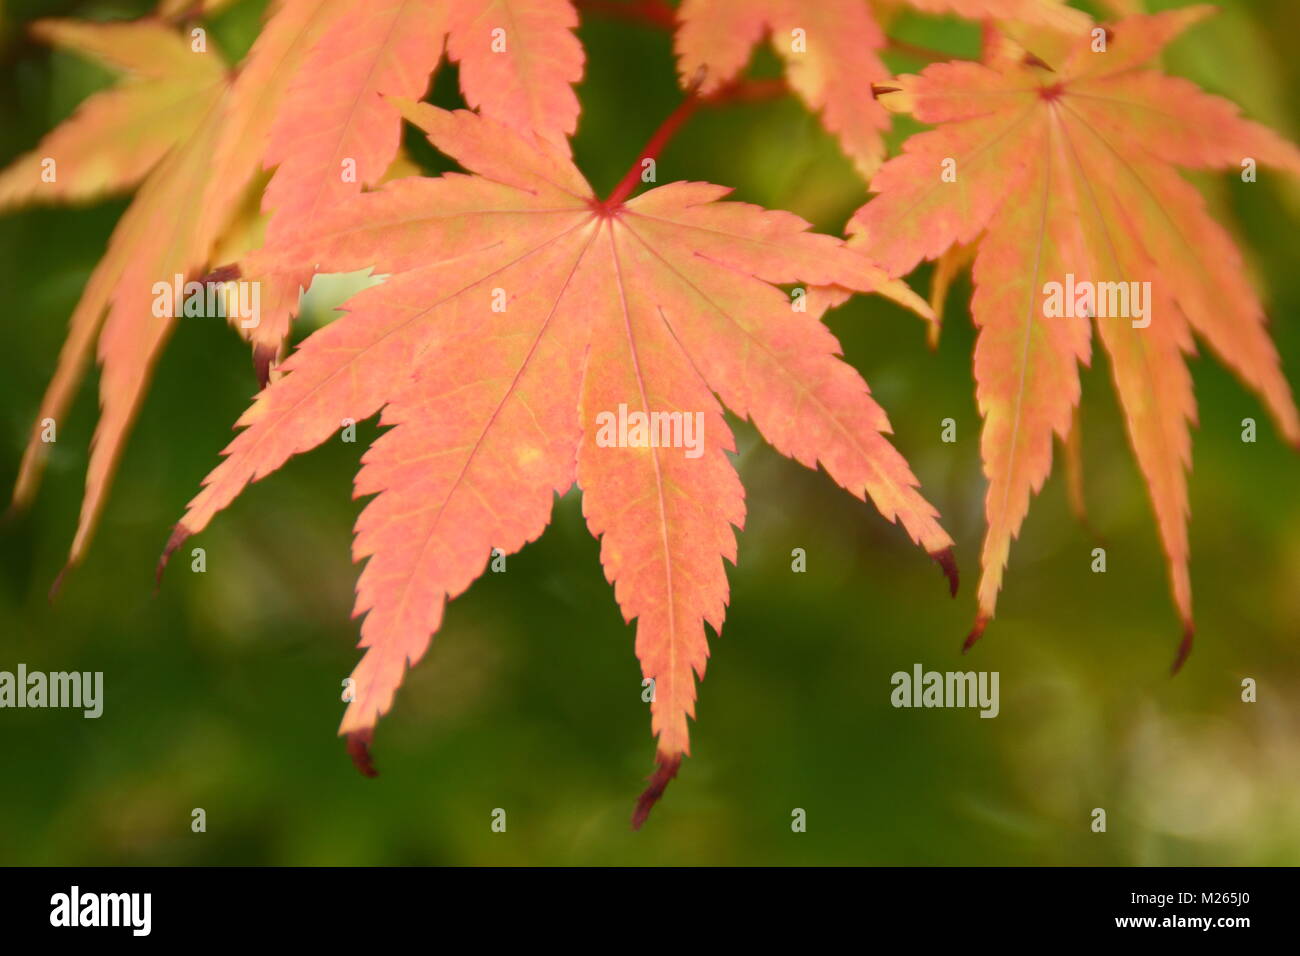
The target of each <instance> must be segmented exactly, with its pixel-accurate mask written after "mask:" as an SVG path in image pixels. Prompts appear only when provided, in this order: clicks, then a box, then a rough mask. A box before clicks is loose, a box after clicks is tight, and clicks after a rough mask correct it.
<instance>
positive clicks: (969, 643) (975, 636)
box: [961, 614, 989, 654]
mask: <svg viewBox="0 0 1300 956" xmlns="http://www.w3.org/2000/svg"><path fill="white" fill-rule="evenodd" d="M988 626H989V619H988V617H987V616H986V615H984V614H981V615H979V616H978V617H976V618H975V625H974V627H972V628H971V629H970V633H969V634H967V635H966V640H965V641H964V642H963V643H962V646H961V652H962V653H963V654H965V653H966V652H967V651H969V650H970V649H971V648H972V647H974V646H975V642H976V641H978V640H979V639H980V638H981V637H983V636H984V628H986V627H988Z"/></svg>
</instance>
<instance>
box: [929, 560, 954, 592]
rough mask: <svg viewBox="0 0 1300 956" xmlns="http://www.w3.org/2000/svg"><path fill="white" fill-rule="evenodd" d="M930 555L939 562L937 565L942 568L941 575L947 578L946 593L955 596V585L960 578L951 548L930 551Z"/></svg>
mask: <svg viewBox="0 0 1300 956" xmlns="http://www.w3.org/2000/svg"><path fill="white" fill-rule="evenodd" d="M930 557H932V558H934V560H935V561H937V562H939V567H940V568H942V569H943V576H944V577H945V578H947V579H948V593H949V594H951V595H952V596H953V597H956V596H957V585H958V583H959V580H960V579H959V576H958V574H957V556H956V555H955V554H954V553H953V550H952V548H944V549H943V550H942V551H932V552H930Z"/></svg>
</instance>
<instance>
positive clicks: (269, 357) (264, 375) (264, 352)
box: [253, 344, 276, 388]
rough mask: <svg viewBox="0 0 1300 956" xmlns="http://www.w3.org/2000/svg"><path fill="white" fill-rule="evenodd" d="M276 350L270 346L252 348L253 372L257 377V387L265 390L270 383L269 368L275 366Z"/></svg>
mask: <svg viewBox="0 0 1300 956" xmlns="http://www.w3.org/2000/svg"><path fill="white" fill-rule="evenodd" d="M275 356H276V349H275V347H274V346H271V345H261V344H259V345H254V346H253V372H254V373H255V374H256V375H257V387H258V388H266V386H267V383H268V382H270V381H271V366H272V365H274V364H275Z"/></svg>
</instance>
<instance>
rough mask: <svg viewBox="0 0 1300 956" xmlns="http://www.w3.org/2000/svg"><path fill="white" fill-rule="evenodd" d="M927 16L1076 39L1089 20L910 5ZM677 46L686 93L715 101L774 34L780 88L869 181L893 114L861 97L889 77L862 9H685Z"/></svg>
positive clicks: (698, 2)
mask: <svg viewBox="0 0 1300 956" xmlns="http://www.w3.org/2000/svg"><path fill="white" fill-rule="evenodd" d="M908 2H909V3H910V4H911V5H912V6H914V7H916V8H917V9H919V10H924V11H926V12H929V13H955V14H958V15H960V16H964V17H970V18H974V19H984V18H996V19H1010V20H1019V21H1023V22H1026V23H1037V24H1047V25H1052V26H1055V27H1056V28H1058V29H1062V30H1067V31H1074V32H1078V31H1081V30H1082V29H1083V28H1084V27H1085V26H1086V25H1087V24H1088V23H1089V22H1090V21H1089V19H1088V16H1087V15H1086V14H1084V13H1083V12H1082V11H1080V10H1073V9H1071V8H1069V7H1067V6H1065V5H1064V0H908ZM678 20H679V26H678V29H677V34H676V38H675V46H676V51H677V60H678V69H679V72H680V74H681V79H682V83H683V84H684V85H686V86H687V87H688V88H691V87H693V86H694V85H695V84H696V83H698V84H699V89H700V92H702V93H705V94H708V93H711V92H714V91H716V90H718V89H720V88H722V87H724V86H726V85H727V84H728V83H730V82H731V81H732V80H734V79H735V77H736V75H737V74H738V73H739V72H740V71H741V70H742V69H743V68H744V66H745V64H746V62H747V61H748V60H749V57H750V53H751V51H752V50H753V48H754V46H755V45H756V44H757V43H758V42H759V41H760V40H761V39H762V38H763V35H764V34H765V33H770V35H771V38H772V48H773V50H775V51H776V53H777V55H778V56H779V57H780V58H781V60H782V62H783V64H784V65H785V74H786V82H787V83H788V84H789V85H790V88H791V89H792V90H793V91H794V92H795V93H796V94H798V96H799V97H800V98H801V99H802V100H803V101H804V103H806V104H807V106H808V108H809V109H811V110H814V111H817V112H820V113H821V116H822V122H823V123H824V124H825V126H826V129H827V130H828V131H829V132H830V133H832V134H833V135H834V136H836V137H837V138H838V139H839V141H840V146H841V147H842V148H843V150H844V152H845V154H846V155H847V156H848V157H849V158H850V159H851V160H852V161H853V165H854V166H855V167H856V168H857V170H858V172H859V173H861V174H862V176H863V177H864V178H867V179H869V178H870V177H871V175H872V174H873V173H874V172H875V171H876V169H877V167H879V165H880V162H881V160H882V159H883V158H884V153H885V148H884V141H883V139H882V134H883V132H884V131H885V130H886V129H888V127H889V114H888V112H887V111H886V110H885V109H884V108H883V107H882V106H881V105H880V104H879V103H878V102H876V100H875V99H874V98H873V97H871V96H869V95H866V94H865V91H867V90H869V89H870V88H871V85H872V84H873V83H879V82H882V81H884V80H886V79H888V78H889V76H890V71H889V68H888V67H886V66H885V64H884V63H883V62H882V61H881V59H880V57H879V56H878V55H877V54H878V51H880V50H881V49H883V48H884V46H885V33H884V31H883V30H882V29H881V28H880V25H879V24H878V23H877V22H876V17H875V15H874V14H873V12H872V10H871V7H870V5H869V4H868V3H867V0H683V3H682V5H681V7H680V8H679V9H678Z"/></svg>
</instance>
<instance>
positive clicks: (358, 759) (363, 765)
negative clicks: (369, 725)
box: [347, 730, 379, 777]
mask: <svg viewBox="0 0 1300 956" xmlns="http://www.w3.org/2000/svg"><path fill="white" fill-rule="evenodd" d="M374 739H375V732H374V731H373V730H358V731H355V732H354V733H350V734H348V736H347V745H348V756H349V757H351V758H352V763H353V764H354V765H356V768H357V770H359V771H361V775H362V776H363V777H377V776H379V771H378V770H376V769H375V761H374V758H373V757H371V756H370V743H371V741H373V740H374Z"/></svg>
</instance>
